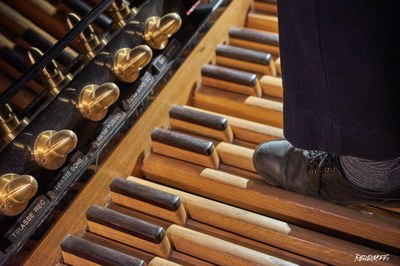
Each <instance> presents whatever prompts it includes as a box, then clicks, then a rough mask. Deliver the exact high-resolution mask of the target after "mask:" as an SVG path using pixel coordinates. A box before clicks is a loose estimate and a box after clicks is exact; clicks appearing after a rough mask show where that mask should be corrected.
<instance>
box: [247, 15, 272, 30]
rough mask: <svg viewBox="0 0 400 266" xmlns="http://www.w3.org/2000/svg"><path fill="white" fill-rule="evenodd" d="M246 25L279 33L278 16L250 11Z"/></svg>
mask: <svg viewBox="0 0 400 266" xmlns="http://www.w3.org/2000/svg"><path fill="white" fill-rule="evenodd" d="M246 27H249V28H254V29H258V30H264V31H270V32H276V33H277V32H278V17H277V16H274V15H267V14H258V13H253V12H250V13H248V14H247V20H246Z"/></svg>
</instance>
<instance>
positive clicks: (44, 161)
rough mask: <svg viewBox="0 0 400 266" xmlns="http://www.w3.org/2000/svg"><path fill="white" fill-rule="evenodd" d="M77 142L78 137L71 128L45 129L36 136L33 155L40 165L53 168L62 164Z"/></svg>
mask: <svg viewBox="0 0 400 266" xmlns="http://www.w3.org/2000/svg"><path fill="white" fill-rule="evenodd" d="M77 143H78V138H77V136H76V134H75V133H74V132H73V131H71V130H68V129H64V130H60V131H54V130H47V131H44V132H42V133H41V134H40V135H39V136H38V137H37V138H36V141H35V144H34V146H33V155H34V158H35V160H36V162H37V163H38V164H39V165H40V166H41V167H43V168H46V169H50V170H55V169H58V168H60V167H61V166H62V165H63V164H64V162H65V160H66V159H67V155H68V154H69V153H70V152H72V151H73V150H74V149H75V147H76V144H77Z"/></svg>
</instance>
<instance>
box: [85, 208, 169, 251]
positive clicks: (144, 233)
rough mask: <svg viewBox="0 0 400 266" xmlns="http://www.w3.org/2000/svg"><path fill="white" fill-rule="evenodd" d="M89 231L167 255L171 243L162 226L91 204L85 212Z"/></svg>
mask: <svg viewBox="0 0 400 266" xmlns="http://www.w3.org/2000/svg"><path fill="white" fill-rule="evenodd" d="M86 217H87V220H88V229H89V231H90V232H93V233H96V234H98V235H101V236H104V237H107V238H109V239H113V240H114V241H118V242H121V243H124V244H126V245H129V246H132V247H135V248H138V249H141V250H144V251H147V252H149V253H152V254H155V255H158V256H161V257H169V255H170V253H171V244H170V242H169V240H168V238H167V237H166V234H165V231H164V229H163V228H162V227H160V226H156V225H153V224H151V223H148V222H146V221H143V220H140V219H136V218H133V217H130V216H128V215H125V214H122V213H119V212H116V211H113V210H110V209H107V208H104V207H100V206H97V205H93V206H91V207H90V208H89V210H88V211H87V213H86Z"/></svg>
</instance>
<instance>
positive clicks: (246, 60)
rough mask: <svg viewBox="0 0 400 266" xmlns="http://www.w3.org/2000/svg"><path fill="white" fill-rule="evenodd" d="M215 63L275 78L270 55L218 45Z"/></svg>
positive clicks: (273, 64)
mask: <svg viewBox="0 0 400 266" xmlns="http://www.w3.org/2000/svg"><path fill="white" fill-rule="evenodd" d="M215 53H216V58H215V59H216V63H217V65H220V66H226V67H231V68H235V69H240V70H244V71H248V72H251V73H262V74H265V75H271V76H276V74H277V72H276V67H275V61H274V60H273V59H272V56H271V54H270V53H266V52H261V51H256V50H251V49H247V48H242V47H237V46H232V45H224V44H220V45H218V46H217V48H216V49H215Z"/></svg>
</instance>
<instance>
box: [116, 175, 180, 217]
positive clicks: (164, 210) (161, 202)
mask: <svg viewBox="0 0 400 266" xmlns="http://www.w3.org/2000/svg"><path fill="white" fill-rule="evenodd" d="M110 190H111V199H112V201H113V202H115V203H118V204H120V205H122V206H125V207H127V208H130V209H135V210H137V211H140V212H144V213H146V214H149V215H152V216H155V217H159V218H161V219H164V220H167V221H170V222H173V223H176V224H179V225H184V224H185V223H186V220H187V214H186V211H185V208H184V206H183V204H182V203H181V201H180V199H179V197H178V196H176V195H172V194H170V193H167V192H163V191H159V190H155V189H151V188H149V187H147V186H143V185H140V184H135V185H134V186H133V185H132V182H130V181H128V180H126V179H122V178H116V179H114V180H113V181H112V182H111V184H110Z"/></svg>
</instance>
